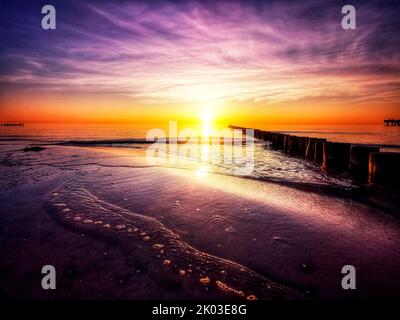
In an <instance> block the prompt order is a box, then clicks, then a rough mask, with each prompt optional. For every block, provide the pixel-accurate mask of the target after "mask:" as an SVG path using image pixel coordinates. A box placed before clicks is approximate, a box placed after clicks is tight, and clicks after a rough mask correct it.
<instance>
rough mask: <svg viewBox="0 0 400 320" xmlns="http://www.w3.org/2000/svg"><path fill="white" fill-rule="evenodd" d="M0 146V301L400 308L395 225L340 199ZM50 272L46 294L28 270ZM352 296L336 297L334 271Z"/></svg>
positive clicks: (105, 155) (108, 153) (89, 154)
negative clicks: (372, 301) (389, 303)
mask: <svg viewBox="0 0 400 320" xmlns="http://www.w3.org/2000/svg"><path fill="white" fill-rule="evenodd" d="M24 146H25V145H12V144H8V145H2V146H1V149H2V156H1V159H0V163H1V173H2V177H4V179H2V181H1V184H0V201H1V203H2V206H3V208H4V210H2V213H1V218H0V219H1V224H0V228H1V244H0V250H1V253H2V257H3V259H2V262H1V269H0V270H1V271H0V273H1V278H2V279H4V280H2V281H3V285H2V287H1V288H2V289H1V292H0V295H1V296H2V297H6V298H31V299H32V298H33V299H42V298H46V299H47V298H49V299H61V298H74V299H101V298H108V299H110V298H111V299H174V298H176V299H195V298H201V299H232V298H237V299H246V298H249V299H253V298H258V299H310V298H311V299H313V298H335V299H349V298H360V299H361V298H385V297H392V298H393V297H399V294H398V292H397V291H398V290H397V288H398V287H399V285H400V271H399V270H400V245H399V244H400V222H399V219H398V217H396V215H394V214H388V213H386V212H381V211H380V210H378V209H376V208H372V207H369V206H366V205H365V204H361V203H358V202H355V201H353V200H351V199H349V198H340V197H333V196H328V195H321V194H318V193H312V192H311V193H310V192H304V191H301V190H296V189H293V188H290V187H287V186H281V185H277V184H273V183H268V182H265V181H252V180H246V179H241V178H237V177H228V176H222V175H216V174H210V173H209V174H206V175H203V174H196V173H195V172H193V171H190V170H183V169H177V168H164V167H156V166H149V165H148V164H147V162H146V161H145V160H144V159H143V158H142V157H138V156H134V154H133V153H132V152H130V151H129V152H122V151H120V150H116V149H104V148H103V149H99V148H97V149H95V148H79V147H71V146H47V147H46V149H45V150H43V151H40V152H23V151H22V149H23V147H24ZM45 264H52V265H54V266H55V267H56V270H57V290H55V291H45V290H42V289H41V287H40V281H41V277H42V275H41V274H40V269H41V267H42V266H43V265H45ZM345 264H352V265H354V266H355V267H356V269H357V283H358V289H357V290H354V291H344V290H342V289H341V287H340V281H341V277H342V275H341V274H340V270H341V266H343V265H345Z"/></svg>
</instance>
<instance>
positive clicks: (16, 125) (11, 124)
mask: <svg viewBox="0 0 400 320" xmlns="http://www.w3.org/2000/svg"><path fill="white" fill-rule="evenodd" d="M23 126H24V124H23V123H0V127H23Z"/></svg>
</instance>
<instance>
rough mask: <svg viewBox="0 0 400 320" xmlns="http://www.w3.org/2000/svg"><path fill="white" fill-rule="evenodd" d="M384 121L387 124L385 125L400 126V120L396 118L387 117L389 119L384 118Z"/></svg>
mask: <svg viewBox="0 0 400 320" xmlns="http://www.w3.org/2000/svg"><path fill="white" fill-rule="evenodd" d="M383 123H384V124H385V126H389V127H391V126H400V120H395V119H387V120H383Z"/></svg>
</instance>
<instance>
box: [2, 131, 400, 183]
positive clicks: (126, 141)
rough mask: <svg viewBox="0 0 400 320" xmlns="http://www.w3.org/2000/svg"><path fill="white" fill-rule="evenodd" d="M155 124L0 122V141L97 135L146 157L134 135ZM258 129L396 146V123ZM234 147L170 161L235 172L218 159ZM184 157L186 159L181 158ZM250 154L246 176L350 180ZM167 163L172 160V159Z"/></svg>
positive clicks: (260, 151) (263, 153) (399, 136)
mask: <svg viewBox="0 0 400 320" xmlns="http://www.w3.org/2000/svg"><path fill="white" fill-rule="evenodd" d="M154 128H160V129H163V130H164V131H165V132H166V135H168V124H167V125H164V127H163V125H156V126H151V125H138V124H122V125H121V124H118V125H117V124H113V125H99V124H96V125H94V124H91V125H87V124H86V125H82V124H68V125H67V124H64V125H62V124H26V125H25V126H24V127H0V143H2V144H8V143H10V140H12V141H14V142H12V143H15V141H19V142H18V143H19V144H21V143H22V144H24V143H25V144H31V143H40V142H44V143H46V142H50V143H52V142H58V141H71V140H74V141H79V140H85V141H86V140H96V141H97V142H99V143H97V142H96V143H95V144H85V146H91V145H92V146H97V147H99V146H100V147H106V148H110V147H112V148H118V149H123V150H125V151H128V152H131V151H132V155H133V156H145V155H146V150H147V148H148V147H149V144H148V143H147V144H143V143H137V141H136V140H143V139H145V138H146V134H147V132H148V130H150V129H154ZM184 128H185V127H182V128H180V129H184ZM260 129H264V130H270V131H279V132H285V133H290V134H295V135H302V136H309V137H323V138H327V139H328V140H330V141H338V142H351V143H368V144H375V145H379V146H381V150H382V151H400V145H399V142H400V127H385V126H383V125H352V126H350V125H336V126H332V125H324V126H318V125H307V126H305V125H302V126H301V125H290V126H289V125H286V126H285V125H280V126H277V125H274V126H271V125H266V126H260ZM113 139H119V140H120V141H118V143H115V142H110V140H113ZM130 139H134V140H135V141H131V140H130ZM32 140H34V142H32ZM105 140H106V141H105ZM1 141H3V142H1ZM36 141H37V142H36ZM101 141H103V142H101ZM78 144H79V143H78ZM189 146H190V144H189ZM229 148H230V149H229ZM234 148H236V149H232V147H229V146H225V147H224V148H223V149H218V150H216V151H215V150H214V149H212V148H211V147H210V146H208V145H202V146H201V147H200V148H198V150H199V152H198V153H197V152H195V153H193V152H192V153H191V154H190V155H189V156H187V155H186V154H185V155H183V156H182V155H181V153H179V154H180V161H179V163H178V164H173V166H178V167H180V168H184V169H189V170H192V171H194V172H196V173H197V174H200V175H203V174H207V173H208V172H214V173H222V174H227V175H237V173H236V172H237V169H238V168H240V167H241V166H243V163H244V161H246V160H243V161H236V162H235V161H232V162H226V161H222V159H223V157H224V154H222V153H223V152H228V153H231V154H234V153H235V152H236V151H237V147H234ZM239 148H240V147H239ZM221 150H223V151H221ZM240 152H241V151H240ZM167 153H168V152H167ZM164 155H165V154H164ZM215 158H217V161H214V160H215ZM182 159H183V160H184V161H181V160H182ZM243 159H245V158H243ZM253 159H254V166H253V167H254V169H252V172H251V173H250V174H246V175H247V176H250V177H251V178H254V179H267V180H270V181H271V180H274V181H279V182H283V183H290V184H299V183H301V184H303V183H306V184H312V185H319V186H321V185H338V186H341V187H343V186H344V187H347V186H350V185H351V182H350V181H348V180H347V179H340V178H337V177H335V178H334V177H328V176H326V175H324V174H321V171H320V168H319V166H316V165H315V164H313V163H310V162H308V161H304V160H301V159H296V158H292V157H288V156H286V155H284V154H282V153H281V152H277V151H273V150H269V149H268V148H267V146H266V143H265V142H264V141H257V142H256V143H255V145H254V157H253ZM239 160H240V159H239ZM242 162H243V163H242ZM168 164H169V165H170V163H168Z"/></svg>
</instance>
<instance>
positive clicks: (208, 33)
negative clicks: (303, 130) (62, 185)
mask: <svg viewBox="0 0 400 320" xmlns="http://www.w3.org/2000/svg"><path fill="white" fill-rule="evenodd" d="M397 2H398V1H393V2H390V1H383V2H382V1H365V0H364V1H353V0H351V1H346V2H342V1H260V2H257V1H246V2H245V1H242V2H239V1H198V2H197V1H143V2H133V1H53V0H51V1H45V2H43V1H2V4H1V13H0V18H1V21H0V36H1V39H2V40H1V42H0V121H1V122H5V121H25V122H29V121H39V122H157V121H168V120H178V121H179V120H181V121H196V119H199V118H200V117H201V116H202V115H204V113H205V112H207V113H210V114H211V115H212V117H213V118H214V119H215V121H222V122H226V123H229V122H234V123H236V124H240V125H246V124H256V123H380V122H382V120H383V119H384V118H391V117H395V118H397V117H400V22H399V21H400V9H399V8H400V6H399V4H398V3H397ZM45 4H52V5H54V6H55V8H56V10H57V29H56V30H43V29H41V19H42V16H43V15H42V14H41V7H42V6H43V5H45ZM345 4H353V5H354V6H355V7H356V10H357V29H356V30H343V29H342V28H341V18H342V14H341V7H342V6H343V5H345Z"/></svg>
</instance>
